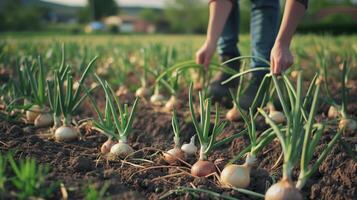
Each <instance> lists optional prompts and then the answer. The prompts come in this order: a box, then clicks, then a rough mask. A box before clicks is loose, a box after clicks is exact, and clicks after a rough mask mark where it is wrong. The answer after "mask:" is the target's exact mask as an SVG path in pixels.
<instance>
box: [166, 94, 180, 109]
mask: <svg viewBox="0 0 357 200" xmlns="http://www.w3.org/2000/svg"><path fill="white" fill-rule="evenodd" d="M176 104H177V98H176V96H173V95H172V96H171V97H170V99H169V100H168V101H167V102H166V104H165V110H166V111H171V110H173V109H174V107H175V106H176Z"/></svg>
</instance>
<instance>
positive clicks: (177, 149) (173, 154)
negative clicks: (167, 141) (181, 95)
mask: <svg viewBox="0 0 357 200" xmlns="http://www.w3.org/2000/svg"><path fill="white" fill-rule="evenodd" d="M171 125H172V130H173V132H174V148H172V149H170V150H168V151H166V152H165V153H164V160H165V161H166V162H167V163H169V164H176V163H177V162H178V161H180V160H183V159H184V158H185V152H184V151H182V150H181V142H180V128H179V125H178V120H177V114H176V110H173V112H172V119H171Z"/></svg>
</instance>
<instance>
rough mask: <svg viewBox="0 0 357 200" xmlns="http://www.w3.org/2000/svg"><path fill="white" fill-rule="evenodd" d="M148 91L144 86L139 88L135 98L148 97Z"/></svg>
mask: <svg viewBox="0 0 357 200" xmlns="http://www.w3.org/2000/svg"><path fill="white" fill-rule="evenodd" d="M148 93H149V92H148V89H147V88H146V87H144V86H141V87H140V88H138V89H137V90H136V91H135V96H136V97H145V96H147V95H148Z"/></svg>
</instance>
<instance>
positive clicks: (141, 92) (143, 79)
mask: <svg viewBox="0 0 357 200" xmlns="http://www.w3.org/2000/svg"><path fill="white" fill-rule="evenodd" d="M141 53H142V56H143V63H142V67H143V74H141V75H140V83H141V86H140V87H139V88H138V89H137V90H136V91H135V96H137V97H145V96H147V95H148V94H149V89H148V85H147V76H148V65H149V55H148V52H147V49H145V48H142V49H141Z"/></svg>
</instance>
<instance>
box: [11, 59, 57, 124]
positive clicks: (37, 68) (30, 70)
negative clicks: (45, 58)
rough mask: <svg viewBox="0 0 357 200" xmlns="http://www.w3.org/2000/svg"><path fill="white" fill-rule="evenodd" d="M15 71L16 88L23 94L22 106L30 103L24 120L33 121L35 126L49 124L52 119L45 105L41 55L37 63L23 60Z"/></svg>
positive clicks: (44, 74) (44, 73) (44, 77)
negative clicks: (16, 75)
mask: <svg viewBox="0 0 357 200" xmlns="http://www.w3.org/2000/svg"><path fill="white" fill-rule="evenodd" d="M17 73H18V82H17V83H16V87H17V90H18V91H20V93H21V94H22V95H24V96H23V98H24V104H25V105H24V106H25V107H28V106H30V105H31V107H29V109H28V110H27V111H26V121H27V122H28V123H34V124H35V126H36V127H46V126H50V125H51V124H52V123H53V119H52V116H51V114H50V113H49V110H48V108H47V105H46V104H47V88H46V72H45V70H44V67H43V65H42V60H41V57H40V56H39V57H38V59H37V63H35V62H33V63H32V65H31V66H30V65H29V63H28V62H25V63H24V65H22V67H17ZM28 104H29V105H28Z"/></svg>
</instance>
